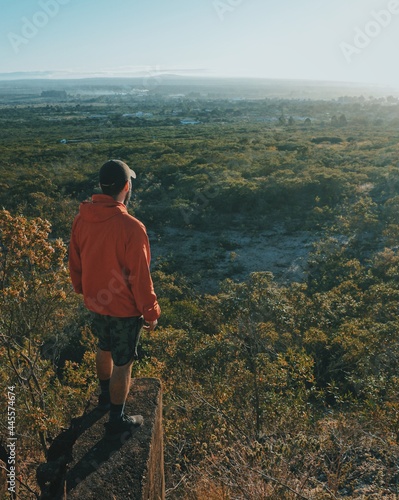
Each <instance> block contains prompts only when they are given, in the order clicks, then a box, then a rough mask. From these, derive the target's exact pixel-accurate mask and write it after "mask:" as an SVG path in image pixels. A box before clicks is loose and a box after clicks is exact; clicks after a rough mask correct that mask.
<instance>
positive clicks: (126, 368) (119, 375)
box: [109, 360, 133, 405]
mask: <svg viewBox="0 0 399 500" xmlns="http://www.w3.org/2000/svg"><path fill="white" fill-rule="evenodd" d="M132 362H133V360H132V361H129V363H127V364H126V365H123V366H114V370H113V372H112V376H111V382H110V385H109V392H110V394H111V403H113V404H116V405H120V404H125V401H126V398H127V395H128V393H129V389H130V380H131V376H132Z"/></svg>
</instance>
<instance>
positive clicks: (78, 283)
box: [68, 218, 83, 293]
mask: <svg viewBox="0 0 399 500" xmlns="http://www.w3.org/2000/svg"><path fill="white" fill-rule="evenodd" d="M76 223H77V218H75V220H74V222H73V225H72V232H71V241H70V243H69V257H68V260H69V274H70V276H71V280H72V285H73V288H74V290H75V292H76V293H83V290H82V262H81V260H80V250H79V245H78V242H77V239H76Z"/></svg>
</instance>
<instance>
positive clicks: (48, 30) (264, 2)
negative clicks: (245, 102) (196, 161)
mask: <svg viewBox="0 0 399 500" xmlns="http://www.w3.org/2000/svg"><path fill="white" fill-rule="evenodd" d="M0 7H1V18H0V37H1V42H0V72H1V73H6V72H15V71H29V72H30V71H67V72H72V73H75V74H78V75H85V74H89V73H100V74H103V73H105V74H110V75H113V74H129V73H134V72H136V71H141V72H142V73H148V75H149V76H152V75H154V74H157V73H159V72H160V73H162V72H167V73H177V72H182V73H195V74H203V75H208V76H219V75H221V76H255V77H265V78H290V79H291V78H293V79H316V80H337V81H355V82H371V83H373V82H375V83H384V84H394V85H396V86H398V87H399V69H398V67H397V61H398V50H399V0H373V1H371V0H0Z"/></svg>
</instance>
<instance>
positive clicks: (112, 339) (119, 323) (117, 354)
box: [91, 312, 144, 366]
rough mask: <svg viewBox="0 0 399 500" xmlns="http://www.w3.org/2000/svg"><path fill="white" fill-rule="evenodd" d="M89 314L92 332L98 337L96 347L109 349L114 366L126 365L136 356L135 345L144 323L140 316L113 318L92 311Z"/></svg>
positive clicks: (137, 342) (136, 345)
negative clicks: (90, 315)
mask: <svg viewBox="0 0 399 500" xmlns="http://www.w3.org/2000/svg"><path fill="white" fill-rule="evenodd" d="M91 314H92V324H91V327H92V332H93V334H94V335H95V336H96V337H97V338H98V348H99V349H101V350H102V351H111V356H112V360H113V362H114V365H115V366H123V365H126V364H127V363H129V362H130V361H131V360H132V359H134V358H136V359H137V358H138V355H137V347H138V345H139V340H140V330H141V327H142V326H143V323H144V319H143V317H142V316H133V317H131V318H115V317H113V316H104V315H102V314H97V313H94V312H92V313H91Z"/></svg>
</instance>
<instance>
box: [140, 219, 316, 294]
mask: <svg viewBox="0 0 399 500" xmlns="http://www.w3.org/2000/svg"><path fill="white" fill-rule="evenodd" d="M149 237H150V242H151V251H152V259H153V264H152V269H153V270H155V269H157V268H159V266H164V267H165V268H166V269H167V270H168V271H171V272H172V271H178V272H180V273H182V274H184V275H185V276H187V278H188V279H189V281H190V282H192V283H193V285H194V286H195V287H196V288H198V290H199V291H201V292H202V293H215V292H217V290H218V286H219V283H220V282H221V281H223V280H224V279H226V278H231V279H233V280H234V281H243V280H245V279H246V278H247V277H248V275H249V274H250V273H251V272H255V271H270V272H272V273H273V275H274V276H275V279H276V281H278V282H292V281H302V280H303V279H304V278H305V275H306V265H307V258H308V255H309V252H310V251H311V250H312V245H313V242H315V241H316V240H317V239H318V238H317V236H315V234H314V233H310V232H306V231H297V232H287V231H286V230H285V229H284V228H282V227H279V226H276V227H275V228H274V229H272V230H267V231H261V232H258V233H254V232H252V233H248V234H243V233H242V232H241V231H236V230H226V231H223V232H218V233H216V232H203V231H197V230H190V229H177V228H165V229H164V230H162V232H161V233H151V232H149Z"/></svg>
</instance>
